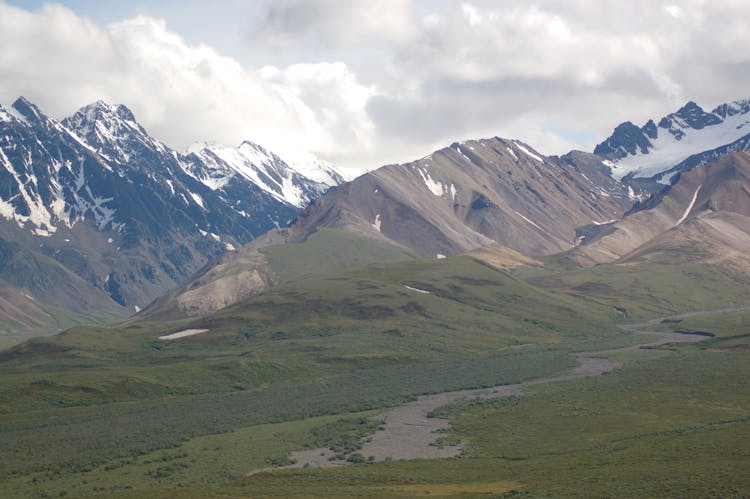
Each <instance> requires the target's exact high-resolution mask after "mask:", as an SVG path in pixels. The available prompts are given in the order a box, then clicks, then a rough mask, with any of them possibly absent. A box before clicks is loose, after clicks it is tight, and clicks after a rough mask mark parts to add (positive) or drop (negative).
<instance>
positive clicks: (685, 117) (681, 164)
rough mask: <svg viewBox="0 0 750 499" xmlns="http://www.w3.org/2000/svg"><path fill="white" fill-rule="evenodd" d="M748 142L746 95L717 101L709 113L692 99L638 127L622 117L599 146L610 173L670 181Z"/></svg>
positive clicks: (749, 120) (749, 109)
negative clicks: (672, 111)
mask: <svg viewBox="0 0 750 499" xmlns="http://www.w3.org/2000/svg"><path fill="white" fill-rule="evenodd" d="M749 147H750V100H748V99H745V100H738V101H734V102H729V103H726V104H721V105H720V106H717V107H716V108H715V109H714V110H713V111H711V112H710V113H708V112H706V111H704V110H703V109H702V108H701V107H700V106H699V105H698V104H696V103H695V102H693V101H690V102H688V103H687V104H685V105H684V106H682V107H681V108H680V109H678V110H677V111H676V112H674V113H672V114H668V115H667V116H664V117H663V118H661V120H659V123H658V125H657V124H655V123H654V121H653V120H648V122H646V124H645V125H643V126H642V127H640V128H639V127H638V126H636V125H634V124H633V123H631V122H629V121H626V122H625V123H622V124H620V125H618V126H617V128H615V130H614V132H613V133H612V135H611V136H610V137H608V138H607V139H606V140H604V141H603V142H602V143H601V144H599V145H597V146H596V148H595V149H594V154H598V155H600V156H603V157H605V158H606V159H607V160H608V161H609V163H608V165H609V166H610V167H611V168H612V174H613V176H614V177H616V178H618V179H622V178H633V177H637V178H653V179H654V180H657V181H659V182H662V183H669V181H670V179H671V178H672V177H673V176H674V175H675V174H676V173H678V172H681V171H686V170H689V169H691V168H694V167H696V166H700V165H704V164H706V163H708V162H710V161H712V160H714V159H716V158H717V157H719V156H721V155H723V154H727V153H730V152H734V151H744V150H747V149H748V148H749Z"/></svg>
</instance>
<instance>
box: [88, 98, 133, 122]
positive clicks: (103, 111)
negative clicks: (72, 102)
mask: <svg viewBox="0 0 750 499" xmlns="http://www.w3.org/2000/svg"><path fill="white" fill-rule="evenodd" d="M75 114H76V115H78V116H80V117H83V116H85V117H86V118H87V119H88V120H90V121H96V120H98V119H101V118H103V117H107V118H120V119H122V120H125V121H132V122H136V120H135V116H134V115H133V112H132V111H131V110H130V109H128V107H127V106H125V105H124V104H109V103H107V102H105V101H103V100H97V101H96V102H92V103H91V104H88V105H86V106H83V107H82V108H80V109H79V110H78V111H76V113H75Z"/></svg>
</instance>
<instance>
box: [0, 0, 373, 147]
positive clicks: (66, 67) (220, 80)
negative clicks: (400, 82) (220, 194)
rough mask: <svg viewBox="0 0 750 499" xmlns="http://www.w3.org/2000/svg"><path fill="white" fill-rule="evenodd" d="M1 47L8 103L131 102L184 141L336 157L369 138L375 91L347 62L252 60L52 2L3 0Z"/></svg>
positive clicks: (156, 26)
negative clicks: (96, 19) (267, 64)
mask: <svg viewBox="0 0 750 499" xmlns="http://www.w3.org/2000/svg"><path fill="white" fill-rule="evenodd" d="M0 45H2V46H3V50H2V51H0V54H2V55H0V100H1V101H2V102H5V103H9V102H12V100H14V99H15V98H16V97H17V96H18V95H21V94H23V95H25V96H27V97H29V98H30V99H31V100H33V101H35V102H37V103H38V104H39V105H40V106H41V107H42V108H43V109H44V110H45V111H47V112H49V113H50V114H52V115H55V116H58V117H62V116H64V115H67V114H70V113H72V112H73V111H74V110H75V109H76V108H77V107H79V106H82V105H85V104H87V103H89V102H92V101H94V100H97V99H104V100H107V101H110V102H117V103H124V104H126V105H127V106H128V107H130V108H131V109H133V111H134V113H135V115H136V117H137V118H138V119H139V121H141V122H142V123H143V124H144V126H146V128H147V130H148V131H149V132H150V133H151V134H152V135H154V136H155V137H157V138H159V139H161V140H163V141H165V142H167V143H168V144H169V145H171V146H173V147H177V148H184V147H186V146H187V145H188V144H189V143H190V142H192V141H196V140H211V141H220V142H227V143H230V144H238V143H239V142H240V141H241V140H243V139H250V140H253V141H256V142H259V143H261V144H263V145H265V146H267V147H270V148H272V149H277V150H287V149H290V148H291V149H301V150H313V151H316V152H321V151H322V152H324V153H326V154H327V156H328V157H332V158H334V159H336V158H337V157H339V156H341V155H342V154H343V153H345V152H348V153H350V154H352V150H353V148H355V147H359V146H360V143H358V142H362V141H366V139H367V137H368V136H369V131H368V120H367V116H366V115H365V114H364V112H363V110H364V103H365V102H366V100H367V97H368V95H369V94H370V93H371V92H372V90H371V89H369V88H366V87H364V86H362V85H360V84H359V83H358V82H357V80H356V77H355V76H354V75H353V74H352V73H351V72H350V71H349V70H348V69H347V66H346V65H345V64H343V63H321V64H305V65H294V66H290V67H288V68H284V69H280V70H273V71H271V70H270V69H269V68H265V69H257V70H256V69H252V68H245V67H243V66H241V65H240V64H239V63H238V62H237V61H236V60H234V59H232V58H229V57H225V56H222V55H220V54H219V53H217V52H216V51H215V50H214V49H212V48H210V47H208V46H205V45H188V44H187V43H186V42H185V41H184V40H183V39H182V38H181V37H180V36H179V35H177V34H176V33H173V32H170V31H169V30H168V28H167V26H166V23H165V22H164V21H163V20H158V19H153V18H149V17H143V16H139V17H136V18H134V19H130V20H126V21H122V22H117V23H113V24H111V25H109V26H106V27H100V26H97V25H95V24H93V23H92V22H91V21H89V20H87V19H85V18H82V17H79V16H77V15H76V14H75V13H73V12H72V11H71V10H69V9H67V8H65V7H63V6H60V5H55V4H45V5H44V6H43V7H42V9H41V10H40V11H39V12H38V13H30V12H27V11H25V10H23V9H18V8H15V7H10V6H8V5H5V4H2V3H0ZM347 134H348V136H349V138H350V139H351V140H350V143H349V144H348V145H347V144H342V141H341V138H342V137H346V136H347Z"/></svg>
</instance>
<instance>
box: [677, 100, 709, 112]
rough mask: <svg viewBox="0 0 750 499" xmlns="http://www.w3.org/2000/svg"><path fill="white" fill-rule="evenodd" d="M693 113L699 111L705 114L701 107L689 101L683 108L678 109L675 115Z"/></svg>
mask: <svg viewBox="0 0 750 499" xmlns="http://www.w3.org/2000/svg"><path fill="white" fill-rule="evenodd" d="M695 111H699V112H701V113H703V112H705V111H703V108H702V107H700V106H699V105H698V104H696V103H695V101H692V100H690V101H687V103H686V104H685V105H684V106H682V107H681V108H680V109H678V110H677V112H676V113H675V114H678V115H679V114H684V113H690V112H695Z"/></svg>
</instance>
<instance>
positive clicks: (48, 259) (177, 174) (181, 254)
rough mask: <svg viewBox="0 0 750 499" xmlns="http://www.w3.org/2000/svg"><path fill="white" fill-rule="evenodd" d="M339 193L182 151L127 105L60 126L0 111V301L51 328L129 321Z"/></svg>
mask: <svg viewBox="0 0 750 499" xmlns="http://www.w3.org/2000/svg"><path fill="white" fill-rule="evenodd" d="M301 172H304V174H303V173H301ZM342 181H343V176H342V175H341V174H340V173H339V172H338V171H337V170H336V169H335V168H334V167H333V166H332V165H330V164H329V163H326V162H323V161H320V160H316V159H315V158H314V157H312V156H308V157H307V162H305V163H302V164H300V166H299V167H295V165H293V164H292V165H290V164H288V163H286V162H285V161H284V160H282V159H281V158H280V157H279V156H277V155H276V154H274V153H272V152H270V151H268V150H266V149H264V148H263V147H261V146H259V145H257V144H253V143H251V142H249V141H246V142H243V143H242V144H241V145H240V146H239V147H238V148H233V147H227V146H220V145H207V144H203V145H200V146H195V147H191V148H190V150H189V151H188V152H186V153H178V152H177V151H174V150H172V149H170V148H169V147H167V146H166V145H165V144H163V143H161V142H159V141H158V140H156V139H154V138H152V137H151V136H150V135H148V133H147V132H146V131H145V130H144V129H143V127H142V126H141V125H139V124H138V122H137V121H136V119H135V117H134V116H133V114H132V112H131V111H130V110H129V109H128V108H126V107H125V106H122V105H119V106H113V105H108V104H106V103H103V102H96V103H94V104H91V105H89V106H86V107H84V108H82V109H80V110H79V111H78V112H76V113H75V114H74V115H73V116H70V117H68V118H65V119H63V120H62V121H58V120H55V119H53V118H51V117H49V116H47V115H45V114H44V113H43V112H42V111H41V110H40V109H39V108H38V107H37V106H35V105H34V104H32V103H31V102H29V101H28V100H26V99H25V98H23V97H21V98H19V99H18V100H16V101H15V102H14V103H13V105H12V106H11V107H9V108H3V107H0V247H1V248H2V252H3V258H2V259H0V282H3V283H4V287H3V288H2V289H4V290H5V291H4V292H3V296H4V298H6V299H10V290H11V289H13V290H15V297H14V298H13V299H12V301H14V302H18V300H19V299H18V296H23V297H25V298H26V299H28V300H32V301H33V302H34V303H35V304H36V306H37V307H39V308H40V309H41V310H45V313H44V314H42V315H43V316H44V317H46V318H45V319H44V321H43V322H50V321H51V322H60V317H59V315H60V314H59V313H58V312H57V311H56V310H57V309H63V310H65V311H66V312H71V313H73V314H83V315H84V316H85V317H86V318H88V319H91V318H92V317H95V316H96V315H97V314H99V313H104V315H105V316H106V317H107V318H111V317H112V316H125V315H127V314H128V313H132V312H133V311H137V310H139V309H140V308H141V307H143V306H145V305H147V304H148V303H150V302H151V301H152V300H153V299H155V298H156V297H158V296H160V295H162V294H164V293H165V292H167V291H168V290H169V289H171V288H173V287H174V286H175V285H177V284H178V283H180V282H181V281H182V280H184V279H185V278H186V277H188V276H189V275H191V274H192V273H193V272H195V271H196V270H198V269H199V268H200V267H201V266H203V265H204V264H206V263H207V262H208V261H209V260H210V259H212V258H215V257H216V256H218V255H220V254H222V253H224V252H226V251H233V250H234V249H235V248H237V247H239V246H240V245H242V244H244V243H247V242H249V241H251V240H253V239H254V238H256V237H257V236H259V235H261V234H263V233H264V232H266V231H268V230H269V229H271V228H275V227H281V226H285V225H287V224H288V223H289V222H290V221H291V220H293V219H294V218H295V217H296V215H297V213H298V212H299V211H300V209H301V208H303V207H304V206H306V204H307V203H309V201H310V200H311V199H313V198H315V197H317V196H319V195H320V194H322V193H323V192H325V190H326V189H327V188H328V187H329V186H330V185H332V184H335V183H339V182H342ZM128 311H130V312H128ZM3 315H8V314H3ZM10 315H13V314H10ZM7 319H8V320H10V316H8V317H7ZM68 322H70V321H65V320H63V321H62V322H60V325H61V327H62V326H64V325H66V324H68ZM73 322H75V320H73ZM27 325H28V326H29V327H30V328H31V329H34V326H33V323H28V324H27Z"/></svg>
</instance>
